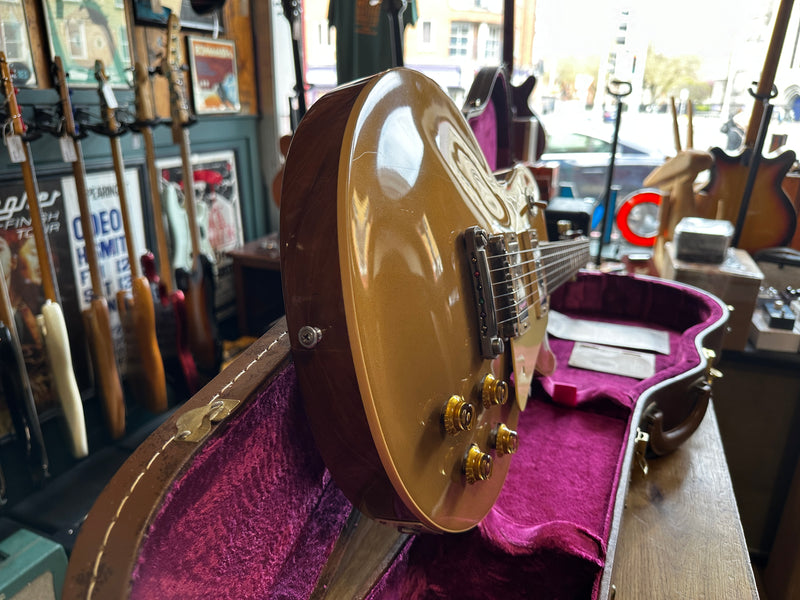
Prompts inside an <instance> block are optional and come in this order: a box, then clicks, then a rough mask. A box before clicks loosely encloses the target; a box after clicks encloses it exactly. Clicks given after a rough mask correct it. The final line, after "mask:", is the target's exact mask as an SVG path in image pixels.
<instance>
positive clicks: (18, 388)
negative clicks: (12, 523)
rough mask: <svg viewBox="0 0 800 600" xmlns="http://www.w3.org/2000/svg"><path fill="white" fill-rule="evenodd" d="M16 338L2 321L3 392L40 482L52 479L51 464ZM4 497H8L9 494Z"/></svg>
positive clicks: (0, 366) (0, 361)
mask: <svg viewBox="0 0 800 600" xmlns="http://www.w3.org/2000/svg"><path fill="white" fill-rule="evenodd" d="M15 337H16V336H15V335H14V334H12V332H11V329H9V327H8V325H6V324H5V323H4V322H2V321H0V391H2V392H3V397H4V399H5V402H6V406H7V407H8V412H9V413H10V415H11V421H12V423H13V425H14V430H15V431H16V434H17V442H18V443H19V445H20V446H21V448H22V450H23V452H24V453H25V455H26V457H27V458H28V461H29V466H30V469H31V474H32V475H33V476H34V478H35V480H36V481H39V482H40V481H43V480H44V479H45V478H47V477H48V476H49V461H48V459H47V450H46V448H45V446H44V439H43V438H42V431H41V428H40V426H39V415H38V413H37V411H36V402H35V401H34V399H33V392H32V391H31V384H30V380H29V379H28V372H27V371H26V370H25V359H24V358H23V356H22V350H21V349H20V347H19V343H18V341H17V340H16V339H15ZM0 497H2V498H4V497H5V494H2V495H0ZM3 502H4V500H3Z"/></svg>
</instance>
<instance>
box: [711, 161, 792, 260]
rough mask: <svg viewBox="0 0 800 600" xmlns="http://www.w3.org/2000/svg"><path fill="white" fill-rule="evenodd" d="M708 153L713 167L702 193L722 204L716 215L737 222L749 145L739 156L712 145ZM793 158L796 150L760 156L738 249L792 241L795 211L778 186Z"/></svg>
mask: <svg viewBox="0 0 800 600" xmlns="http://www.w3.org/2000/svg"><path fill="white" fill-rule="evenodd" d="M711 154H712V155H713V156H714V167H713V168H712V169H711V179H710V181H709V183H708V185H707V186H706V188H705V189H704V190H703V192H704V193H705V194H707V196H708V197H710V198H711V199H713V200H715V201H716V202H717V203H718V206H719V207H721V211H720V210H718V215H717V216H718V218H721V219H725V220H727V221H730V222H731V223H733V224H734V225H736V222H737V221H738V219H739V208H740V207H741V205H742V195H743V193H744V189H745V184H746V183H747V176H748V172H749V164H750V161H751V159H752V154H753V152H752V150H751V149H749V148H748V149H745V150H744V152H743V153H742V154H740V155H738V156H728V155H727V154H726V153H725V151H724V150H722V149H720V148H712V149H711ZM794 161H795V153H794V152H793V151H791V150H788V151H786V152H784V153H782V154H780V155H779V156H776V157H772V158H767V157H762V158H761V161H760V163H759V167H758V173H757V175H756V179H755V184H754V185H753V192H752V195H751V197H750V202H749V204H748V206H747V217H746V218H745V221H744V226H743V227H742V233H741V236H740V238H739V244H738V247H739V248H742V249H744V250H747V251H748V252H756V251H758V250H761V249H763V248H772V247H775V246H785V245H787V244H788V243H789V242H790V241H791V239H792V235H793V234H794V230H795V226H796V224H797V213H796V211H795V209H794V206H793V205H792V202H791V200H789V197H788V196H787V195H786V192H784V191H783V189H782V187H781V185H782V183H783V179H784V177H786V174H787V173H788V172H789V169H790V168H791V167H792V165H793V164H794Z"/></svg>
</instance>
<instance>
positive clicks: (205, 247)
mask: <svg viewBox="0 0 800 600" xmlns="http://www.w3.org/2000/svg"><path fill="white" fill-rule="evenodd" d="M156 167H157V168H158V170H159V172H160V173H161V179H162V184H163V185H165V186H168V187H171V188H172V189H173V190H175V191H176V192H177V199H178V202H177V203H176V204H175V205H173V203H172V202H171V201H170V198H171V197H172V194H170V193H165V192H163V191H162V204H163V206H164V211H165V212H166V220H167V223H168V225H169V231H170V241H171V243H172V247H171V248H170V252H171V256H170V258H171V262H172V267H173V269H181V268H182V269H187V270H188V269H191V266H192V256H191V244H190V243H189V234H188V224H189V220H188V217H187V216H186V210H185V208H184V204H183V202H184V201H183V192H182V190H183V168H182V166H181V159H180V158H179V157H173V158H164V159H160V160H157V161H156ZM192 168H193V170H194V198H195V204H196V206H195V212H196V215H195V216H196V217H197V224H198V229H199V230H200V251H201V252H202V253H203V254H204V255H205V256H206V257H207V258H208V259H209V261H210V262H211V264H212V268H213V272H214V284H215V289H214V308H215V310H216V315H217V319H219V320H221V319H225V318H227V317H229V316H232V315H233V314H234V311H235V310H236V290H235V287H234V281H233V259H232V258H231V257H230V255H229V254H228V251H230V250H233V249H234V248H239V247H240V246H241V245H242V244H243V243H244V232H243V228H242V213H241V209H240V200H239V182H238V179H237V175H236V155H235V153H234V152H233V151H232V150H225V151H221V152H209V153H203V154H193V155H192ZM162 189H163V188H162Z"/></svg>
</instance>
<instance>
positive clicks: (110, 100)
mask: <svg viewBox="0 0 800 600" xmlns="http://www.w3.org/2000/svg"><path fill="white" fill-rule="evenodd" d="M103 97H104V98H105V100H106V106H108V108H117V107H118V106H119V104H117V97H116V96H115V95H114V90H112V89H111V85H110V84H109V83H108V82H107V81H106V82H105V83H104V84H103Z"/></svg>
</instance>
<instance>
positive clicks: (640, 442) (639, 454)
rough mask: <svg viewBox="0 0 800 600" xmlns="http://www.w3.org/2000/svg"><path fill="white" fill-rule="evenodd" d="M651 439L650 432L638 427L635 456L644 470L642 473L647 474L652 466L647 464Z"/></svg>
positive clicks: (634, 448) (634, 446) (634, 445)
mask: <svg viewBox="0 0 800 600" xmlns="http://www.w3.org/2000/svg"><path fill="white" fill-rule="evenodd" d="M649 441H650V434H649V433H647V432H646V431H642V430H641V429H639V428H638V427H637V428H636V438H635V439H634V441H633V456H634V458H635V459H636V464H638V465H639V468H640V469H641V470H642V475H647V472H648V471H649V470H650V466H649V465H648V464H647V454H646V453H647V443H648V442H649Z"/></svg>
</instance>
